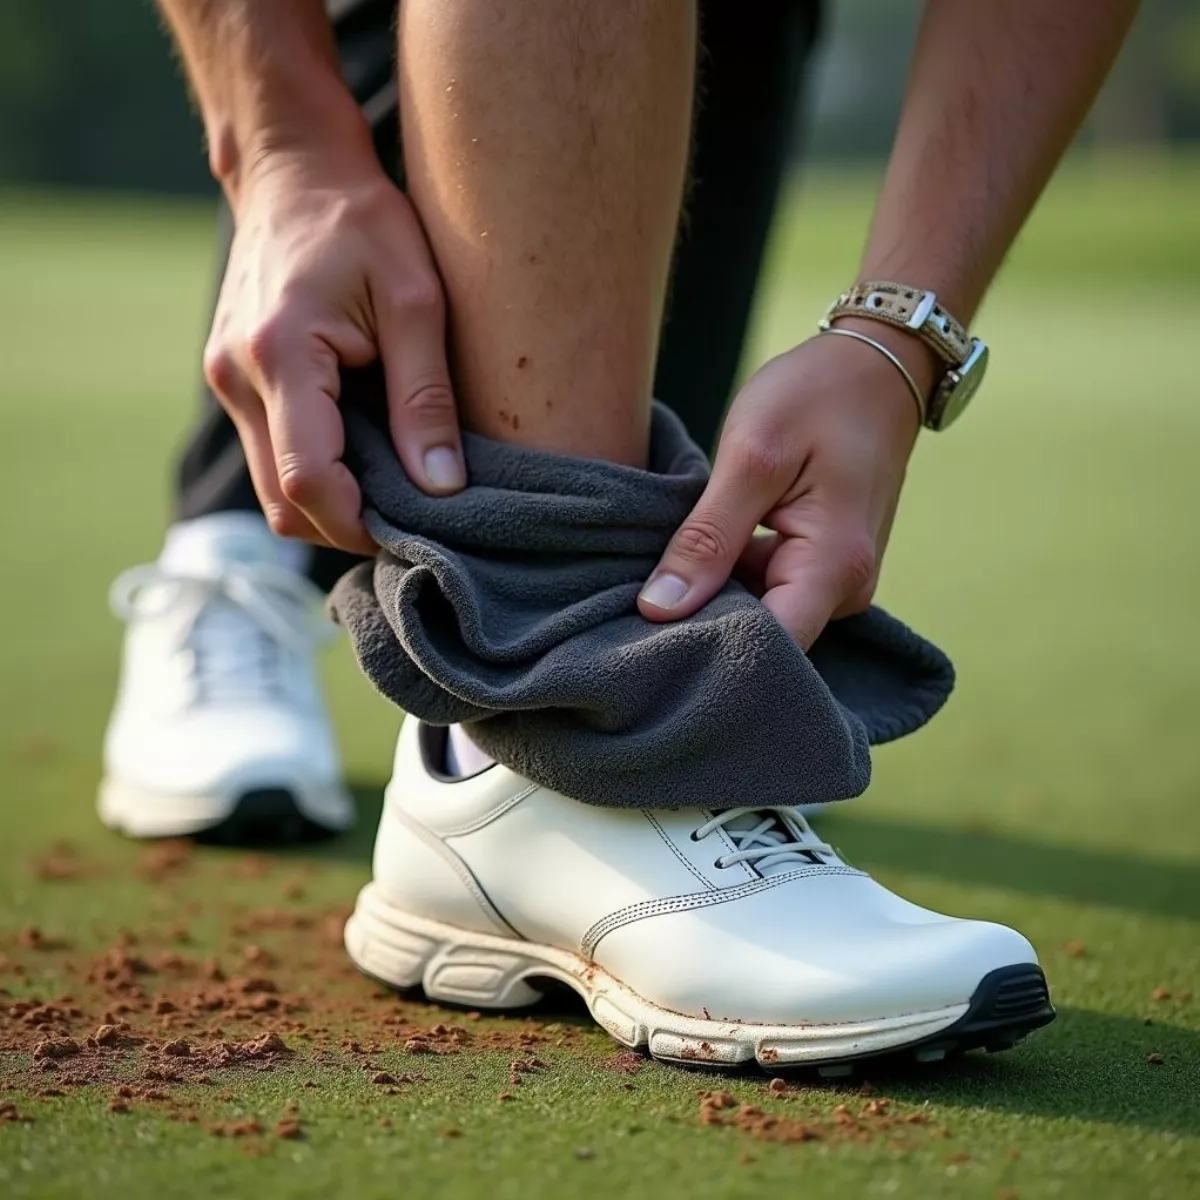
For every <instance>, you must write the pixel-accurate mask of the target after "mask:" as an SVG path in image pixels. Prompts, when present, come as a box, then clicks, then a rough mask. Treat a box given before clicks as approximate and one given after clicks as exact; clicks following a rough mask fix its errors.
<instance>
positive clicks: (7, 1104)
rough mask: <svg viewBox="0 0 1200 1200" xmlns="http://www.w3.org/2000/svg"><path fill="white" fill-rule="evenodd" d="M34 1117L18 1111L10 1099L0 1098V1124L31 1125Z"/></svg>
mask: <svg viewBox="0 0 1200 1200" xmlns="http://www.w3.org/2000/svg"><path fill="white" fill-rule="evenodd" d="M33 1122H34V1118H33V1117H31V1116H29V1115H28V1114H26V1113H23V1112H20V1111H19V1110H18V1108H17V1106H16V1105H15V1104H14V1103H13V1102H12V1101H11V1100H0V1125H32V1124H33Z"/></svg>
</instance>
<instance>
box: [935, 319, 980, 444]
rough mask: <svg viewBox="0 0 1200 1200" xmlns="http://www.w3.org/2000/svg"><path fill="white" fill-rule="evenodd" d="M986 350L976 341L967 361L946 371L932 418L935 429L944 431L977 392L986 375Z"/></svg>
mask: <svg viewBox="0 0 1200 1200" xmlns="http://www.w3.org/2000/svg"><path fill="white" fill-rule="evenodd" d="M987 365H988V348H987V346H985V345H984V344H983V342H981V341H978V340H976V342H975V343H974V346H973V348H972V350H971V353H970V355H969V357H968V358H967V361H966V362H965V363H963V365H962V366H961V367H959V368H958V370H956V371H948V372H947V373H946V378H945V380H944V382H943V383H942V387H941V389H940V390H941V394H942V395H941V401H942V402H941V404H940V405H939V411H938V413H937V415H936V417H935V418H934V421H935V423H934V428H935V429H945V428H946V426H947V425H952V424H953V423H954V422H955V421H956V420H957V419H958V418H959V417H960V416H961V415H962V411H963V409H965V408H966V407H967V405H968V404H970V402H971V397H972V396H974V395H975V393H976V392H977V391H979V385H980V384H981V383H982V382H983V377H984V375H985V374H986V373H987Z"/></svg>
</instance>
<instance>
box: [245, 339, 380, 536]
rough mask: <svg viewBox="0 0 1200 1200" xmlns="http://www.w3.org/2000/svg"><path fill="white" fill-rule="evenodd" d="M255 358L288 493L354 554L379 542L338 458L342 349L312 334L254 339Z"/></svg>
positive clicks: (341, 445)
mask: <svg viewBox="0 0 1200 1200" xmlns="http://www.w3.org/2000/svg"><path fill="white" fill-rule="evenodd" d="M254 346H255V365H256V367H257V368H258V369H259V371H260V373H261V375H262V378H263V386H262V396H263V403H264V408H265V411H266V419H267V427H268V430H269V432H270V438H271V451H272V456H273V459H274V466H275V474H276V477H277V479H278V482H279V490H280V492H281V493H282V494H283V498H284V499H285V500H286V501H287V502H288V503H290V504H292V505H293V506H294V507H296V508H298V509H299V510H300V511H301V512H302V513H303V514H304V516H305V517H307V518H308V520H309V521H310V522H311V523H312V524H313V525H314V526H315V527H316V529H317V530H318V532H320V533H321V534H322V535H323V536H324V537H325V539H326V540H327V541H329V542H330V543H331V544H332V545H334V546H337V547H339V548H341V549H343V550H349V551H350V552H352V553H354V554H363V555H373V554H374V553H375V551H376V550H377V549H378V547H377V546H376V545H375V543H374V542H373V541H372V540H371V538H370V536H369V535H368V533H367V531H366V529H365V527H364V526H363V523H362V517H361V513H362V493H361V492H360V491H359V487H358V483H357V481H356V480H355V478H354V476H353V475H351V474H350V471H349V469H348V468H347V467H346V464H345V463H343V462H342V461H341V457H342V452H343V450H344V449H345V430H344V429H343V427H342V415H341V412H340V411H339V409H338V406H337V397H338V389H339V386H340V381H339V377H338V362H337V356H336V355H335V354H334V352H333V351H332V349H331V348H329V347H328V346H325V345H323V344H320V343H313V342H312V341H310V340H308V339H296V340H294V341H289V339H287V338H286V337H284V336H283V335H277V336H275V337H273V338H271V339H267V340H265V341H264V340H262V339H256V341H255V343H254Z"/></svg>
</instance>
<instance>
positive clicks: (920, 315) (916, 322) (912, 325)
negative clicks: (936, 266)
mask: <svg viewBox="0 0 1200 1200" xmlns="http://www.w3.org/2000/svg"><path fill="white" fill-rule="evenodd" d="M936 304H937V296H935V295H934V293H933V292H926V293H925V295H923V296H922V297H921V303H920V304H918V305H917V307H916V309H915V310H914V311H913V315H912V316H911V317H909V318H908V320H907V321H906V322H905V324H906V325H907V326H908V328H909V329H913V330H916V329H920V328H921V327H922V326H923V325H924V324H925V322H926V321H928V320H929V314H930V313H931V312H933V309H934V306H935V305H936Z"/></svg>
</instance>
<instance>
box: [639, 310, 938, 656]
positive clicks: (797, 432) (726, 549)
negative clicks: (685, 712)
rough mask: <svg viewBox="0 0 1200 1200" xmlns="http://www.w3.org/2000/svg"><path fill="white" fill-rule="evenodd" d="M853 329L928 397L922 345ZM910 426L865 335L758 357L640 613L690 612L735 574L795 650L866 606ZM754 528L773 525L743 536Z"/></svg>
mask: <svg viewBox="0 0 1200 1200" xmlns="http://www.w3.org/2000/svg"><path fill="white" fill-rule="evenodd" d="M845 327H847V328H850V327H852V326H851V325H850V323H849V322H847V323H846V326H845ZM853 327H855V328H859V329H861V330H862V331H863V332H865V333H867V334H868V335H869V336H871V337H873V338H875V339H876V340H877V341H881V342H885V344H887V345H888V346H889V348H890V349H892V350H893V351H894V352H895V353H897V355H898V356H899V357H900V358H901V361H903V362H905V365H906V366H908V368H909V370H910V371H911V372H912V374H913V376H914V378H915V379H916V382H917V384H918V386H919V387H922V388H926V389H927V390H926V394H928V387H929V386H931V385H932V382H933V379H934V377H935V375H936V369H937V368H936V363H935V361H934V359H933V355H932V352H931V351H928V350H927V349H926V348H925V347H924V346H923V345H922V344H921V343H920V342H919V341H917V339H915V338H913V337H911V335H908V334H906V333H904V332H902V331H893V330H890V329H886V328H883V327H882V326H881V324H880V323H879V322H870V323H858V324H856V325H855V326H853ZM917 431H918V418H917V410H916V405H915V404H914V403H913V398H912V395H911V393H910V392H909V390H908V388H907V386H906V385H905V383H904V380H903V379H902V378H901V377H900V374H899V372H898V371H897V370H896V368H895V366H893V365H892V364H891V363H889V362H888V361H887V359H886V358H884V356H883V355H882V354H880V353H879V352H878V351H876V350H874V349H873V348H872V347H870V346H866V345H863V344H862V343H861V342H856V341H852V340H851V339H849V338H840V337H814V338H812V339H811V340H809V341H807V342H805V343H803V344H802V345H800V346H798V347H797V348H796V349H795V350H792V351H789V352H788V353H787V354H783V355H781V356H780V357H779V358H776V359H773V360H772V361H771V362H769V363H767V365H766V366H765V367H763V368H762V370H760V371H759V372H758V373H757V374H756V375H755V376H754V377H753V378H752V379H751V380H750V381H749V382H748V383H747V384H746V386H745V387H744V388H743V389H742V391H741V392H740V393H739V395H738V396H737V398H736V399H735V400H734V402H733V406H732V407H731V409H730V411H729V416H728V418H727V419H726V422H725V427H724V430H723V432H722V434H721V442H720V445H719V447H718V449H717V457H716V461H715V463H714V465H713V473H712V478H711V479H710V481H709V484H708V487H707V488H706V489H705V491H704V494H703V496H701V498H700V500H699V502H698V503H697V505H696V507H695V509H693V511H692V513H691V515H690V516H689V517H688V519H687V520H686V521H685V522H684V523H683V525H682V526H681V527H680V528H679V530H678V531H677V532H676V534H675V536H674V538H673V539H672V541H671V544H670V545H669V546H668V548H667V550H666V553H665V554H664V555H663V558H662V560H661V562H660V563H659V565H658V567H657V568H656V570H655V571H654V573H653V574H652V575H651V577H650V579H649V581H648V582H647V585H646V587H645V588H644V589H643V591H642V594H641V596H640V597H639V600H638V607H639V608H640V610H641V613H642V615H643V616H644V617H646V618H647V619H648V620H650V621H674V620H677V619H679V618H680V617H686V616H689V615H691V614H692V613H694V612H695V611H696V610H697V609H699V608H700V607H701V606H703V605H704V604H706V603H707V602H708V601H709V600H710V599H711V598H712V597H713V596H714V595H716V593H717V592H718V591H719V590H720V589H721V588H722V587H723V586H724V584H725V583H726V581H727V580H728V579H729V577H730V575H731V574H736V575H737V576H738V578H739V579H741V580H742V582H744V583H745V584H746V585H747V586H748V587H749V588H750V589H751V590H752V591H753V592H754V593H755V594H756V595H758V596H760V597H761V598H762V600H763V602H764V603H765V604H766V606H767V607H768V608H769V609H770V610H771V611H772V612H773V613H774V614H775V615H776V617H778V618H779V621H780V623H781V624H782V625H783V626H784V628H785V629H787V631H788V632H789V633H790V634H791V635H792V636H793V637H794V638H795V639H796V640H797V641H798V642H799V643H800V645H801V646H802V647H803V648H804V649H805V650H807V649H808V648H809V647H810V646H811V645H812V644H813V642H814V641H816V639H817V637H818V636H819V634H820V633H821V630H822V629H823V628H824V627H825V624H826V623H827V622H828V621H829V620H830V618H831V617H842V616H847V615H849V614H850V613H856V612H861V611H863V610H864V609H865V608H866V607H867V606H868V605H869V604H870V602H871V597H872V596H873V595H874V592H875V587H876V584H877V582H878V579H879V566H880V561H881V559H882V557H883V552H884V549H885V548H886V546H887V540H888V535H889V533H890V532H891V526H892V518H893V517H894V516H895V513H896V505H897V503H898V501H899V498H900V488H901V485H902V484H903V482H904V472H905V468H906V466H907V464H908V458H909V455H910V454H911V452H912V448H913V444H914V442H915V440H916V435H917ZM759 525H764V526H766V527H767V528H768V529H770V530H772V531H773V532H772V533H770V534H767V535H760V536H757V537H756V536H755V529H756V528H757V527H758V526H759Z"/></svg>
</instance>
